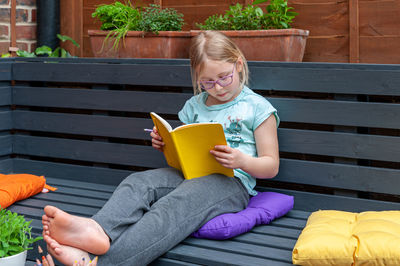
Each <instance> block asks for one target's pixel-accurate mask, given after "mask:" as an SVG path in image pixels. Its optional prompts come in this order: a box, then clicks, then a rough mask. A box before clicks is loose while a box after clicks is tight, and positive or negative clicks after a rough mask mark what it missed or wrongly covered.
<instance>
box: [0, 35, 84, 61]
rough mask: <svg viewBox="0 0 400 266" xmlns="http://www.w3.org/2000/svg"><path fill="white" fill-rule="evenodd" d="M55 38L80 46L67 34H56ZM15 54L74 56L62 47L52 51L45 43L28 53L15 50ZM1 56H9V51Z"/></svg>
mask: <svg viewBox="0 0 400 266" xmlns="http://www.w3.org/2000/svg"><path fill="white" fill-rule="evenodd" d="M57 38H58V39H59V40H60V41H62V42H66V41H70V42H72V44H73V45H75V46H76V47H78V48H79V47H80V46H79V44H78V43H77V42H76V41H75V40H74V39H72V38H71V37H69V36H66V35H60V34H57ZM16 54H17V56H19V57H37V56H47V57H62V58H71V57H75V56H72V55H71V54H70V53H69V52H68V51H67V50H65V49H64V48H61V47H57V48H56V49H54V51H53V50H52V49H51V48H50V47H49V46H47V45H43V46H40V47H37V48H36V49H35V52H33V53H30V52H28V51H24V50H18V51H17V52H16ZM1 57H3V58H4V57H11V54H10V53H6V54H2V55H1Z"/></svg>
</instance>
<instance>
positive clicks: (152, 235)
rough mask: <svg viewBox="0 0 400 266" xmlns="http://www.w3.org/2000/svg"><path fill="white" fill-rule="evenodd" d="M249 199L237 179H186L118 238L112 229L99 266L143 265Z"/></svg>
mask: <svg viewBox="0 0 400 266" xmlns="http://www.w3.org/2000/svg"><path fill="white" fill-rule="evenodd" d="M139 200H140V199H139ZM248 200H249V196H248V193H247V190H246V189H245V188H244V187H243V186H242V184H241V183H240V181H238V180H237V179H236V178H228V177H225V176H222V175H218V174H215V175H210V176H207V177H202V178H195V179H191V180H185V181H183V182H182V183H181V184H180V185H179V186H178V187H177V188H176V189H174V190H173V191H171V192H170V193H168V194H167V195H165V196H164V197H161V198H160V199H159V200H158V201H157V202H155V203H154V204H153V205H147V206H146V211H147V210H148V211H147V212H145V213H144V215H143V217H142V218H141V219H138V220H135V221H136V223H131V225H130V226H124V230H125V231H124V232H123V234H120V235H119V237H115V236H114V234H113V232H114V231H115V229H113V227H111V228H112V229H111V232H112V235H113V238H112V240H113V242H112V243H111V247H110V250H109V251H108V252H107V253H106V254H105V255H103V256H101V257H100V259H99V264H98V265H146V264H148V263H150V262H151V261H153V260H154V259H156V258H157V257H159V256H160V255H162V254H163V253H165V252H166V251H168V250H169V249H171V248H172V247H174V246H175V245H176V244H178V243H179V242H181V241H182V240H183V239H185V238H186V237H187V236H189V235H190V234H191V233H192V232H193V231H195V230H196V229H198V228H199V227H200V226H201V225H203V224H204V223H206V222H207V221H208V220H210V219H211V218H213V217H215V216H217V215H220V214H222V213H227V212H238V211H240V210H242V209H244V208H245V207H246V206H247V203H248ZM132 204H133V203H132ZM110 207H111V206H110ZM114 208H117V206H116V205H115V206H114ZM118 208H119V209H123V208H128V206H126V204H124V206H123V207H118ZM147 208H148V209H147ZM120 211H122V210H120ZM141 214H143V213H141ZM102 215H103V214H102ZM104 215H107V212H104ZM138 216H139V215H136V214H135V215H134V217H135V218H136V217H138ZM114 222H117V221H114ZM122 223H125V222H122ZM106 228H108V227H106ZM107 230H110V228H108V229H107ZM117 230H118V231H119V230H120V229H117Z"/></svg>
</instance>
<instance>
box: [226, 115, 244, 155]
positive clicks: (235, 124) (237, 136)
mask: <svg viewBox="0 0 400 266" xmlns="http://www.w3.org/2000/svg"><path fill="white" fill-rule="evenodd" d="M228 120H229V122H230V123H229V126H228V127H227V126H226V124H224V128H225V129H224V131H225V132H228V133H229V134H231V135H230V136H229V137H228V138H227V139H226V141H228V143H229V146H231V147H232V148H237V147H239V146H240V143H243V142H244V141H243V139H242V136H241V132H242V125H241V124H242V123H241V120H242V118H240V117H236V118H234V119H231V116H228Z"/></svg>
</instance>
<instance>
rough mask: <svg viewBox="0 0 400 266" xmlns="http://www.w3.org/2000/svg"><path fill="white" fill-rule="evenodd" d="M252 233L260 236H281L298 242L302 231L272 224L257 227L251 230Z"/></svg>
mask: <svg viewBox="0 0 400 266" xmlns="http://www.w3.org/2000/svg"><path fill="white" fill-rule="evenodd" d="M251 232H253V233H258V234H268V235H272V236H281V237H286V238H291V239H295V240H296V239H297V238H298V237H299V235H300V233H301V230H298V229H292V228H285V227H280V226H274V225H273V224H270V225H267V226H256V227H255V228H253V230H251Z"/></svg>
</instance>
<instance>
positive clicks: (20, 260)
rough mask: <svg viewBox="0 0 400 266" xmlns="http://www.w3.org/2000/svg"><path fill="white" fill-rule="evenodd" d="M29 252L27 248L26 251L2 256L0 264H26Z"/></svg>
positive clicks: (16, 265) (19, 265)
mask: <svg viewBox="0 0 400 266" xmlns="http://www.w3.org/2000/svg"><path fill="white" fill-rule="evenodd" d="M27 253H28V251H27V250H25V251H24V252H21V253H18V254H15V255H12V256H9V257H5V258H0V266H24V265H25V262H26V254H27Z"/></svg>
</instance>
